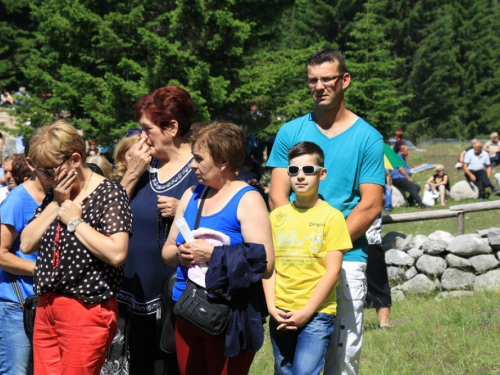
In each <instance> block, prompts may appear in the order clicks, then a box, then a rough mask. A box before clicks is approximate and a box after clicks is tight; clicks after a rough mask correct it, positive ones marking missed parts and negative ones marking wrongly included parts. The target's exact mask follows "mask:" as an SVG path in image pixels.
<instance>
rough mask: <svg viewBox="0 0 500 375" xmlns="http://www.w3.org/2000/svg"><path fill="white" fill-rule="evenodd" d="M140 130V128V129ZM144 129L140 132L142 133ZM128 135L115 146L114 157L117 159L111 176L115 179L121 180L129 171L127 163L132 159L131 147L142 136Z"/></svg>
mask: <svg viewBox="0 0 500 375" xmlns="http://www.w3.org/2000/svg"><path fill="white" fill-rule="evenodd" d="M139 130H140V129H139ZM141 132H142V130H141V131H140V132H139V133H138V134H140V133H141ZM138 134H137V135H132V136H126V137H124V138H122V139H121V140H120V142H118V144H117V145H116V147H115V153H114V156H113V159H114V161H115V167H114V169H113V173H112V174H111V178H112V179H113V180H115V181H116V180H121V179H122V178H123V176H124V175H125V172H126V171H127V165H128V163H129V161H130V158H131V157H132V156H131V153H130V149H131V148H132V146H133V145H135V144H137V143H138V142H139V140H140V139H141V137H140V136H139V135H138Z"/></svg>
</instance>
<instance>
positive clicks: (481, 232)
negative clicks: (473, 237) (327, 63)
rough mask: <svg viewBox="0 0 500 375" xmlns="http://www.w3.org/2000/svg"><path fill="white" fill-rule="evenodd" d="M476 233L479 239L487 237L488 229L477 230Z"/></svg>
mask: <svg viewBox="0 0 500 375" xmlns="http://www.w3.org/2000/svg"><path fill="white" fill-rule="evenodd" d="M476 232H477V234H479V235H480V236H481V237H488V229H478V230H476Z"/></svg>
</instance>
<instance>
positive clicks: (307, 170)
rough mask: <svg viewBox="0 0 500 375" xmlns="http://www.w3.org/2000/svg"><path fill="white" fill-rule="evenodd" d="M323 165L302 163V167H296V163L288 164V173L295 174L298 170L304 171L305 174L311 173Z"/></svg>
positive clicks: (320, 168)
mask: <svg viewBox="0 0 500 375" xmlns="http://www.w3.org/2000/svg"><path fill="white" fill-rule="evenodd" d="M322 169H323V167H317V166H315V165H304V166H303V167H298V166H296V165H289V166H288V174H289V175H290V176H296V175H298V174H299V172H300V171H302V172H304V174H305V175H313V174H315V173H316V172H317V171H320V170H322Z"/></svg>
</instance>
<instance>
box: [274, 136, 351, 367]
mask: <svg viewBox="0 0 500 375" xmlns="http://www.w3.org/2000/svg"><path fill="white" fill-rule="evenodd" d="M288 162H289V166H288V175H289V178H290V185H291V187H292V189H293V191H294V192H295V201H294V202H292V203H290V204H288V205H286V206H282V207H279V208H277V209H275V210H274V211H273V212H271V226H272V230H273V242H274V251H275V256H276V258H275V273H274V274H273V276H272V278H271V282H270V283H269V284H268V285H269V286H266V300H267V305H268V309H269V313H270V315H271V318H270V321H269V330H270V333H271V341H272V345H273V351H274V363H275V365H274V368H275V373H276V374H278V375H281V374H319V373H320V371H321V368H322V367H323V362H324V358H325V353H326V350H327V348H328V344H329V342H330V337H331V335H332V332H333V326H334V321H335V313H336V306H337V304H336V296H335V285H336V283H337V280H338V278H339V275H340V268H341V265H342V257H343V252H344V251H347V250H350V249H351V248H352V243H351V237H350V235H349V231H348V230H347V225H346V223H345V219H344V216H343V215H342V213H341V212H340V211H338V210H337V209H335V208H333V207H331V206H330V205H328V203H326V202H325V201H323V200H321V199H320V198H319V197H318V188H319V183H320V181H322V180H324V179H325V177H326V172H327V171H326V169H325V168H323V166H324V153H323V151H322V150H321V148H320V147H319V146H318V145H316V144H315V143H312V142H300V143H297V144H296V145H295V146H293V147H292V148H291V149H290V152H289V153H288ZM273 279H274V282H273Z"/></svg>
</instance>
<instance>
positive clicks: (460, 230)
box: [457, 211, 465, 236]
mask: <svg viewBox="0 0 500 375" xmlns="http://www.w3.org/2000/svg"><path fill="white" fill-rule="evenodd" d="M461 234H465V214H464V211H457V236H460V235H461Z"/></svg>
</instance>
